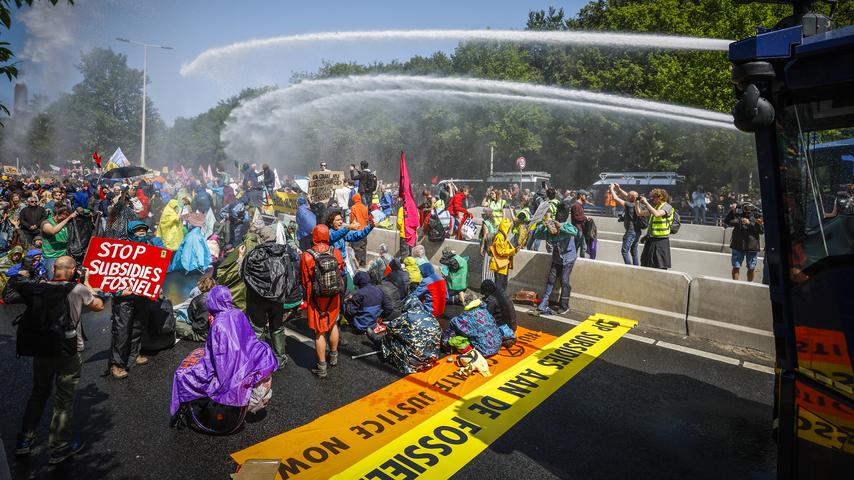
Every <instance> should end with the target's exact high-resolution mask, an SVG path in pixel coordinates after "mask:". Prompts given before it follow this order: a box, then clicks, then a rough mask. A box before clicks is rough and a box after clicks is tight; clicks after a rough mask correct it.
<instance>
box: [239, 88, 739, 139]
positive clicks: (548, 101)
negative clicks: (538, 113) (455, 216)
mask: <svg viewBox="0 0 854 480" xmlns="http://www.w3.org/2000/svg"><path fill="white" fill-rule="evenodd" d="M271 93H276V92H271ZM269 95H271V94H267V95H263V96H261V97H258V98H257V99H255V100H252V101H250V102H248V103H247V104H245V105H244V106H242V107H240V108H238V109H237V110H235V112H234V114H235V115H236V117H237V118H236V119H237V120H238V122H239V121H240V119H241V117H243V118H258V115H256V112H255V111H254V110H255V109H256V108H260V107H266V106H267V105H268V103H267V102H268V101H269V100H273V99H274V98H275V97H273V98H270V97H268V96H269ZM265 97H267V98H265ZM406 97H408V98H423V99H427V100H435V99H437V98H439V97H449V98H460V99H488V100H495V101H513V102H525V103H534V104H540V105H550V106H556V107H576V108H586V109H591V110H603V111H608V112H612V113H621V114H627V115H635V116H636V115H644V116H647V117H652V118H657V119H661V120H671V121H678V122H686V123H690V124H694V125H703V126H708V127H715V128H722V129H726V130H735V127H734V126H733V124H732V122H731V120H730V119H729V117H726V121H719V120H712V119H707V118H697V117H689V116H685V115H680V114H676V113H669V112H661V111H653V110H638V109H636V108H630V107H626V106H619V105H608V104H603V103H598V102H591V101H585V100H567V99H559V98H544V97H527V96H521V95H511V94H505V93H488V92H466V91H458V90H416V89H401V90H362V91H356V92H343V93H336V94H332V95H328V96H325V97H321V98H317V99H314V100H310V101H308V102H305V103H302V104H300V105H298V106H296V107H294V108H287V109H282V111H281V112H279V115H281V116H282V117H280V119H284V118H287V117H295V116H301V115H303V114H304V113H305V112H306V111H308V110H310V109H321V108H327V107H329V106H333V105H335V104H336V103H340V102H342V101H354V100H364V99H372V100H391V99H395V98H406Z"/></svg>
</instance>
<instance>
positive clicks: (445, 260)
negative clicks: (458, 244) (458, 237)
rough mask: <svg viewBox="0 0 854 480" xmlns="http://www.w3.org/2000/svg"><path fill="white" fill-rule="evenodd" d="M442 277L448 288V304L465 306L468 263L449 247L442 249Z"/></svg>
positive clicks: (466, 259) (440, 261)
mask: <svg viewBox="0 0 854 480" xmlns="http://www.w3.org/2000/svg"><path fill="white" fill-rule="evenodd" d="M439 263H440V264H441V267H439V268H440V269H441V272H442V276H443V277H445V283H446V285H447V287H448V304H450V305H465V303H466V301H465V300H466V290H467V289H468V282H469V279H468V275H469V262H468V258H466V257H463V256H460V255H457V252H455V251H454V250H453V249H452V248H451V247H445V248H444V249H442V258H441V259H440V260H439Z"/></svg>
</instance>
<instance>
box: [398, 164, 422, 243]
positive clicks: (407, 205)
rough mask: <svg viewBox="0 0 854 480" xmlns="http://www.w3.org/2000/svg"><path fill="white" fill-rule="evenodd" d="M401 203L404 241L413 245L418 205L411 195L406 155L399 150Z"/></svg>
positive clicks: (416, 227)
mask: <svg viewBox="0 0 854 480" xmlns="http://www.w3.org/2000/svg"><path fill="white" fill-rule="evenodd" d="M398 196H399V197H400V200H401V203H402V204H403V228H404V230H405V232H406V234H405V235H406V243H408V244H409V246H410V247H414V246H415V236H416V231H417V230H418V206H417V205H416V204H415V197H413V196H412V185H410V183H409V170H408V169H407V168H406V157H405V156H404V154H403V150H401V151H400V190H399V191H398Z"/></svg>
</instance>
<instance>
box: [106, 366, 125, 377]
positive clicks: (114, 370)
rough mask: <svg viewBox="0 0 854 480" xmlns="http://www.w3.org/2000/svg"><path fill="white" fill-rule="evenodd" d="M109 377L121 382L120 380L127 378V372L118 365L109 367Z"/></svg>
mask: <svg viewBox="0 0 854 480" xmlns="http://www.w3.org/2000/svg"><path fill="white" fill-rule="evenodd" d="M110 375H112V376H113V378H117V379H119V380H121V379H122V378H128V371H127V370H125V369H124V368H122V367H120V366H118V365H113V366H112V367H110Z"/></svg>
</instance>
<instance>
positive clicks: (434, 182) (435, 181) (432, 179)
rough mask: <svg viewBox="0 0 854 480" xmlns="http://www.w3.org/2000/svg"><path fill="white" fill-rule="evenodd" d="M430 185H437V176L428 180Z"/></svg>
mask: <svg viewBox="0 0 854 480" xmlns="http://www.w3.org/2000/svg"><path fill="white" fill-rule="evenodd" d="M430 183H431V184H433V185H436V184H437V183H439V177H438V176H437V175H433V177H432V178H431V179H430Z"/></svg>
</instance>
